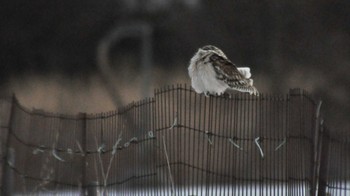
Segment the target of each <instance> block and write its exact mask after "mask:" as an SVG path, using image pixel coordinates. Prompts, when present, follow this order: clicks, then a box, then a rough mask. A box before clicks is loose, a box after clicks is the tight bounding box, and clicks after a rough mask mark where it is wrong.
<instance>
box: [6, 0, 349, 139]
mask: <svg viewBox="0 0 350 196" xmlns="http://www.w3.org/2000/svg"><path fill="white" fill-rule="evenodd" d="M0 4H1V6H0V17H1V20H0V25H1V28H0V43H1V47H0V54H1V55H0V58H1V60H0V70H1V71H0V88H1V91H2V92H4V93H11V92H14V93H15V94H16V95H17V97H18V99H19V101H20V102H21V103H22V104H23V105H25V106H26V107H29V108H40V109H44V110H48V111H51V112H60V113H61V112H63V113H78V112H87V113H94V112H103V111H108V110H114V109H115V108H116V107H117V106H118V105H126V104H128V103H130V102H131V101H137V100H140V99H143V98H145V97H146V96H152V93H153V89H154V88H159V87H163V86H165V85H172V84H177V83H187V84H190V80H189V77H188V74H187V67H188V63H189V60H190V58H191V57H192V55H193V54H194V53H195V52H196V50H197V49H198V48H199V47H201V46H204V45H207V44H212V45H216V46H218V47H219V48H221V49H222V50H223V51H224V52H225V53H226V55H227V56H228V57H229V58H230V59H231V60H232V61H233V62H234V63H236V64H237V65H241V66H249V67H251V70H252V74H253V79H254V82H255V85H256V87H257V88H258V89H259V91H260V92H262V93H269V94H272V93H274V94H286V93H287V92H288V90H289V89H290V88H297V87H298V88H302V89H306V90H307V91H309V92H310V93H312V94H313V95H314V96H315V98H316V100H318V99H322V100H323V105H322V110H323V113H324V116H325V119H326V123H327V124H328V126H329V127H330V128H331V129H332V130H333V131H336V132H348V130H350V121H349V116H350V103H349V97H350V91H349V90H350V75H349V74H348V71H349V69H350V55H349V54H350V14H349V13H350V1H348V0H337V1H333V0H317V1H314V0H307V1H279V0H271V1H250V0H245V1H223V0H216V1H213V0H210V1H209V0H117V1H116V0H104V1H96V0H84V1H82V0H70V1H62V0H50V1H46V0H36V1H27V0H11V1H9V0H8V1H2V2H1V3H0Z"/></svg>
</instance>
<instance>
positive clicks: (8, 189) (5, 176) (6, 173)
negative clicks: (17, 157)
mask: <svg viewBox="0 0 350 196" xmlns="http://www.w3.org/2000/svg"><path fill="white" fill-rule="evenodd" d="M16 103H17V100H16V97H15V95H12V99H11V109H10V113H9V115H10V117H9V121H8V126H7V135H6V141H5V144H4V145H3V146H4V148H5V149H4V156H3V159H2V176H1V178H2V179H1V180H2V187H1V188H2V190H1V193H2V194H1V195H12V185H13V178H12V177H11V175H13V174H11V171H10V170H11V168H10V166H9V163H11V161H14V150H13V149H12V150H11V148H9V146H10V137H11V136H10V135H11V131H12V124H13V119H14V113H15V111H14V110H15V104H16Z"/></svg>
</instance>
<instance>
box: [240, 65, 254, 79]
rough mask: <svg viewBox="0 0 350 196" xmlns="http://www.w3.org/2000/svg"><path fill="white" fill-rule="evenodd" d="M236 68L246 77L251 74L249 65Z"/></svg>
mask: <svg viewBox="0 0 350 196" xmlns="http://www.w3.org/2000/svg"><path fill="white" fill-rule="evenodd" d="M237 69H238V71H239V72H240V73H241V74H242V75H243V76H244V77H245V78H247V79H248V78H250V77H251V76H252V74H251V73H250V68H249V67H238V68H237Z"/></svg>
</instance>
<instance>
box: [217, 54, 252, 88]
mask: <svg viewBox="0 0 350 196" xmlns="http://www.w3.org/2000/svg"><path fill="white" fill-rule="evenodd" d="M210 60H211V62H212V63H213V67H214V70H215V72H216V74H217V79H219V80H222V81H224V82H225V83H226V84H227V85H229V86H230V87H231V88H232V87H239V86H247V85H249V79H248V78H245V77H244V75H243V74H242V73H241V72H239V71H238V69H237V67H236V66H235V65H234V64H233V63H232V62H231V61H230V60H228V59H226V58H223V57H221V56H219V55H217V54H213V55H211V56H210Z"/></svg>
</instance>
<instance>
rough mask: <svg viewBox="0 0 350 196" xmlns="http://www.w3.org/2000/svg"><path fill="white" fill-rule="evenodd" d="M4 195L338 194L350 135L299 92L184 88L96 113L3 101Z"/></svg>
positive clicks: (343, 185) (345, 189)
mask: <svg viewBox="0 0 350 196" xmlns="http://www.w3.org/2000/svg"><path fill="white" fill-rule="evenodd" d="M0 111H1V114H0V115H1V154H2V157H3V159H2V162H1V165H2V167H1V169H2V172H1V174H2V176H1V189H2V193H3V194H2V195H14V194H18V195H38V194H59V195H61V194H62V195H140V194H141V195H246V194H249V195H326V194H327V193H330V194H331V195H341V194H344V195H345V194H347V193H349V191H350V190H349V189H350V186H349V185H350V169H349V168H350V153H348V152H349V149H350V141H349V138H348V139H347V138H344V136H332V135H331V134H330V132H329V131H328V129H327V128H326V127H325V126H324V125H323V123H322V122H323V120H322V119H321V118H320V116H319V115H318V112H317V111H318V107H317V103H316V102H315V101H314V99H313V98H312V97H311V96H310V95H309V94H308V93H307V92H305V91H303V90H300V89H292V90H290V91H289V93H288V94H287V95H268V94H261V95H260V96H259V97H255V96H250V95H248V94H241V93H239V94H233V95H231V96H230V97H228V96H226V97H205V96H204V95H199V94H196V93H195V92H194V91H192V90H191V88H190V87H189V86H186V85H176V86H171V87H166V88H162V89H159V90H155V92H154V97H152V98H148V99H145V100H142V101H139V102H132V103H130V104H129V105H127V106H125V107H122V108H118V110H116V111H110V112H105V113H98V114H85V113H81V114H77V115H62V114H52V113H47V112H44V111H39V110H29V109H27V108H25V107H23V106H21V104H20V103H19V102H18V101H17V99H16V98H15V96H13V98H12V99H8V98H3V99H1V100H0Z"/></svg>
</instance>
